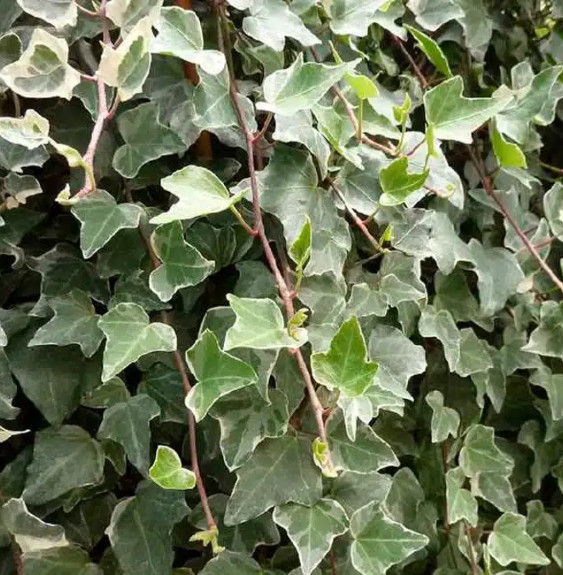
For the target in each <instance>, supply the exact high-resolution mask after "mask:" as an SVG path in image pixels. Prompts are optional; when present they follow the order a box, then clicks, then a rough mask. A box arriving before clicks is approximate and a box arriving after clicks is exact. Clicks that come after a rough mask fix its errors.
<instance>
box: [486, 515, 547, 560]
mask: <svg viewBox="0 0 563 575" xmlns="http://www.w3.org/2000/svg"><path fill="white" fill-rule="evenodd" d="M487 546H488V549H489V553H490V554H491V556H492V557H494V559H495V560H496V561H497V562H498V563H500V564H501V565H502V566H503V567H506V566H507V565H509V564H510V563H512V562H513V561H516V562H518V563H526V564H532V565H548V564H549V559H548V558H547V557H546V556H545V555H544V553H543V551H542V550H541V549H540V548H539V547H538V546H537V545H536V544H535V543H534V540H533V539H532V538H531V537H530V536H529V535H528V534H527V533H526V518H525V517H524V516H522V515H518V514H516V513H505V514H504V515H502V516H501V517H500V518H499V519H497V521H495V524H494V526H493V532H492V533H491V534H490V535H489V537H488V539H487Z"/></svg>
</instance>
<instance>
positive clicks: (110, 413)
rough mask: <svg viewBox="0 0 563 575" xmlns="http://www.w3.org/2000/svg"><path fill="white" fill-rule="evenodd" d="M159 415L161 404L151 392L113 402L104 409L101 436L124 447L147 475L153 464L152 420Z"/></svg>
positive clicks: (130, 459) (135, 464)
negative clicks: (153, 397)
mask: <svg viewBox="0 0 563 575" xmlns="http://www.w3.org/2000/svg"><path fill="white" fill-rule="evenodd" d="M158 415H160V407H159V406H158V404H157V403H156V402H155V401H154V399H152V397H149V396H148V395H144V394H140V395H136V396H135V397H131V398H130V399H128V400H127V401H122V402H119V403H114V404H113V405H112V406H111V407H108V408H107V409H106V410H105V411H104V418H103V420H102V423H101V425H100V428H99V429H98V438H100V439H111V440H112V441H115V442H116V443H119V444H120V445H122V446H123V448H124V449H125V453H126V454H127V458H128V459H129V461H131V463H132V464H133V465H134V466H135V467H136V468H137V469H138V470H139V471H140V472H141V473H142V474H143V475H144V476H146V475H148V472H149V465H150V440H151V431H150V425H149V424H150V421H151V420H152V419H154V418H155V417H157V416H158Z"/></svg>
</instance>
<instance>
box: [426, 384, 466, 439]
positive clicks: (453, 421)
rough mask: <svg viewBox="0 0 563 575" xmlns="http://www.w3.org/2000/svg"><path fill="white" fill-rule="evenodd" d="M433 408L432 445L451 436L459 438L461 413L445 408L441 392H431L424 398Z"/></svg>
mask: <svg viewBox="0 0 563 575" xmlns="http://www.w3.org/2000/svg"><path fill="white" fill-rule="evenodd" d="M424 399H425V401H426V403H427V404H428V405H429V406H430V407H431V408H432V422H431V431H432V443H441V442H442V441H445V440H446V439H447V438H448V436H449V435H451V436H452V437H453V438H454V439H455V438H456V437H457V431H458V428H459V423H460V418H459V413H458V412H457V411H456V410H455V409H452V408H451V407H446V406H444V396H443V395H442V393H441V392H439V391H431V392H429V393H427V394H426V397H425V398H424Z"/></svg>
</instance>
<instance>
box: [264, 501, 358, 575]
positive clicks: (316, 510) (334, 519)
mask: <svg viewBox="0 0 563 575" xmlns="http://www.w3.org/2000/svg"><path fill="white" fill-rule="evenodd" d="M274 521H275V522H276V523H277V524H278V525H280V526H281V527H283V528H284V529H285V530H286V531H287V534H288V536H289V539H290V540H291V542H292V543H293V545H295V547H296V549H297V552H298V554H299V562H300V564H301V570H302V572H303V574H304V575H310V574H311V573H312V572H313V571H314V569H315V567H317V565H319V563H320V562H321V561H322V559H323V557H324V556H325V555H326V554H327V553H328V552H329V550H330V548H331V546H332V542H333V541H334V539H335V537H338V536H339V535H342V534H343V533H346V531H348V517H347V516H346V512H345V511H344V509H343V508H342V506H341V505H340V503H337V502H336V501H333V500H332V499H321V500H320V501H318V502H317V503H315V505H313V506H312V507H305V506H304V505H298V504H296V503H287V504H286V505H282V506H280V507H276V508H275V509H274Z"/></svg>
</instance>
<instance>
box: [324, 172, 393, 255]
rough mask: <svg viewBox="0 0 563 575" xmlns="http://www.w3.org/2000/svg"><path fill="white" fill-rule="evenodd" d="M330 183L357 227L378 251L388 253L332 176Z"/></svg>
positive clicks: (329, 179)
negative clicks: (349, 202)
mask: <svg viewBox="0 0 563 575" xmlns="http://www.w3.org/2000/svg"><path fill="white" fill-rule="evenodd" d="M327 181H328V183H329V184H330V186H331V187H332V189H333V190H334V193H335V194H336V195H337V196H338V198H339V199H340V201H341V202H342V203H343V204H344V208H345V210H346V211H347V212H348V214H349V216H350V217H351V218H352V221H353V222H354V224H355V225H356V227H357V228H358V229H359V230H360V232H362V234H363V235H364V236H365V237H366V239H367V240H368V242H369V243H370V244H371V245H372V246H373V248H374V249H375V251H376V252H378V253H380V254H384V253H386V250H385V249H384V248H383V247H382V245H381V244H380V243H379V242H378V241H377V240H376V239H375V238H374V237H373V236H372V234H371V232H370V231H369V230H368V229H367V227H366V225H365V224H364V222H363V221H362V219H361V218H360V217H359V216H358V214H357V213H356V212H355V210H354V209H353V208H352V206H350V204H348V202H347V201H346V198H345V196H344V194H343V193H342V191H341V190H339V189H338V187H337V186H336V184H335V183H334V180H333V179H332V178H330V177H329V178H327Z"/></svg>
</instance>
